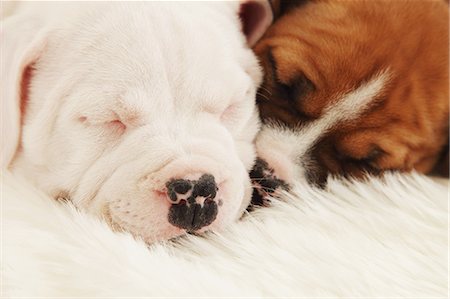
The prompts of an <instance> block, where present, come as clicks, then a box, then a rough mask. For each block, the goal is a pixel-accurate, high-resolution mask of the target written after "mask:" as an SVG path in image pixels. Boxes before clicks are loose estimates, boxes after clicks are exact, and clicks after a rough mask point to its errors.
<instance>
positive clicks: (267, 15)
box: [239, 0, 274, 47]
mask: <svg viewBox="0 0 450 299" xmlns="http://www.w3.org/2000/svg"><path fill="white" fill-rule="evenodd" d="M273 16H274V15H273V11H272V8H271V3H270V0H241V3H240V10H239V17H240V19H241V22H242V30H243V31H244V34H245V36H246V37H247V42H248V44H249V46H250V47H252V46H253V45H254V44H255V43H256V42H257V41H258V40H259V39H260V38H261V37H262V36H263V34H264V33H265V32H266V30H267V28H268V27H269V26H270V24H272V22H273V19H274V17H273Z"/></svg>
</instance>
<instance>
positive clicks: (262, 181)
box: [250, 158, 290, 206]
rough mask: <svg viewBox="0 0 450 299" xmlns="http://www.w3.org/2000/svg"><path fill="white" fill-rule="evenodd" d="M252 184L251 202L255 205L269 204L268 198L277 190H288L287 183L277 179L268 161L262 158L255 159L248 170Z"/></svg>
mask: <svg viewBox="0 0 450 299" xmlns="http://www.w3.org/2000/svg"><path fill="white" fill-rule="evenodd" d="M250 178H251V180H252V184H253V195H252V201H251V204H252V205H255V206H268V205H270V198H273V197H277V196H278V194H279V191H281V190H285V191H289V189H290V187H289V185H288V184H287V183H286V182H285V181H283V180H281V179H279V178H278V177H277V176H276V175H275V172H274V170H273V168H271V167H270V166H269V165H268V163H267V162H266V161H264V160H262V159H259V158H258V159H257V160H256V163H255V166H254V167H253V169H252V171H251V172H250Z"/></svg>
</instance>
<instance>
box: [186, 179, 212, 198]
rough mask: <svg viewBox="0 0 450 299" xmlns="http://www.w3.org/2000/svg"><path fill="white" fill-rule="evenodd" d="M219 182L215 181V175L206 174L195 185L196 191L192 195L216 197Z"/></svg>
mask: <svg viewBox="0 0 450 299" xmlns="http://www.w3.org/2000/svg"><path fill="white" fill-rule="evenodd" d="M217 190H218V188H217V184H216V182H215V179H214V176H212V175H210V174H204V175H202V176H201V177H200V179H199V180H198V181H197V184H195V185H194V191H193V192H192V196H193V197H194V198H195V197H198V196H203V197H205V198H215V197H216V195H217Z"/></svg>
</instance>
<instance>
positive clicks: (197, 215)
mask: <svg viewBox="0 0 450 299" xmlns="http://www.w3.org/2000/svg"><path fill="white" fill-rule="evenodd" d="M166 187H167V192H168V196H169V198H170V200H171V201H173V202H174V204H172V206H171V207H170V209H169V215H168V220H169V222H170V223H171V224H172V225H174V226H177V227H180V228H183V229H186V230H187V231H195V230H199V229H200V228H202V227H204V226H207V225H209V224H211V223H212V222H213V221H214V220H215V219H216V217H217V213H218V206H217V203H216V202H215V201H214V198H215V197H216V195H217V190H218V188H217V184H216V182H215V180H214V176H212V175H210V174H204V175H202V176H201V177H200V179H198V180H197V181H191V180H182V179H176V180H172V181H169V182H168V183H167V184H166Z"/></svg>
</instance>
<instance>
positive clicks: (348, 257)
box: [2, 173, 448, 298]
mask: <svg viewBox="0 0 450 299" xmlns="http://www.w3.org/2000/svg"><path fill="white" fill-rule="evenodd" d="M2 182H3V184H2V205H3V209H2V232H3V235H2V238H3V240H2V241H3V245H2V246H3V247H2V248H3V261H2V272H3V273H2V287H3V294H2V295H3V296H4V297H10V296H32V297H38V296H45V297H57V298H62V297H65V296H71V297H78V298H80V297H87V296H89V297H130V296H179V297H188V296H189V297H196V298H198V297H199V296H207V297H221V296H258V297H260V296H277V297H281V296H295V297H328V296H331V297H342V298H349V297H356V296H360V297H370V298H373V297H379V298H385V297H415V298H418V297H446V296H447V287H448V284H447V283H448V280H447V279H448V276H447V274H448V231H447V227H448V203H447V196H448V185H447V182H445V183H444V184H441V183H436V182H433V181H432V180H431V179H430V178H427V177H423V176H420V175H416V174H412V175H408V176H407V175H387V177H386V178H385V179H372V180H370V181H369V182H367V183H362V182H356V183H345V182H340V181H336V180H331V181H330V182H329V184H328V187H327V188H328V189H327V190H323V191H321V190H316V189H312V188H310V187H308V186H300V185H299V186H296V187H295V188H294V189H295V190H294V191H295V192H296V194H297V195H295V196H285V197H284V198H283V200H285V202H278V201H277V202H274V203H273V205H272V206H271V207H268V208H261V209H259V210H257V211H254V212H252V213H251V214H249V215H246V216H245V217H244V218H243V219H242V220H241V221H239V222H238V223H235V224H233V225H232V226H230V227H229V229H228V230H227V231H225V232H222V233H220V234H212V233H210V234H206V235H205V236H204V237H196V236H187V237H183V238H181V239H179V240H178V241H177V242H168V243H165V244H154V245H152V246H150V247H147V246H146V245H145V244H144V243H143V242H141V241H136V240H134V239H133V237H131V235H128V234H119V233H113V232H112V231H111V230H110V229H109V228H108V227H107V225H105V224H103V223H100V222H99V220H98V219H97V218H92V217H91V216H87V215H85V214H82V213H79V212H78V211H77V210H76V209H75V208H74V207H73V206H71V205H62V204H58V203H56V202H55V201H53V200H51V199H49V198H47V197H46V196H44V195H42V194H39V192H37V191H35V190H33V189H32V188H31V187H26V184H25V183H23V182H21V181H19V180H17V179H16V178H14V177H12V176H10V175H9V174H8V173H5V174H4V176H3V178H2Z"/></svg>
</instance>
